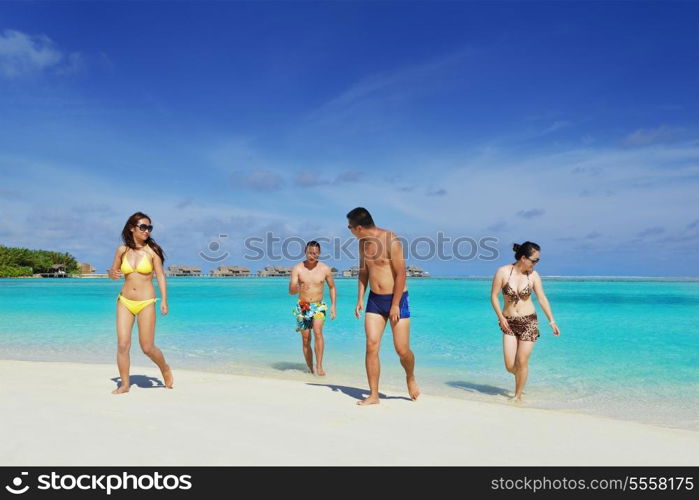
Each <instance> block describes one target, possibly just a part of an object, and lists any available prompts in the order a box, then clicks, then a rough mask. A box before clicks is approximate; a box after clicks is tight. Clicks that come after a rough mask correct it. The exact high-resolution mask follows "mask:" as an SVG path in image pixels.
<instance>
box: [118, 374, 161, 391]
mask: <svg viewBox="0 0 699 500" xmlns="http://www.w3.org/2000/svg"><path fill="white" fill-rule="evenodd" d="M110 380H111V381H112V382H114V383H115V384H116V385H117V389H118V388H119V387H121V377H114V378H112V379H110ZM129 382H131V385H136V386H138V387H141V388H143V389H156V388H159V387H162V388H165V384H164V383H163V382H162V381H161V380H160V379H159V378H156V377H149V376H148V375H131V376H130V377H129Z"/></svg>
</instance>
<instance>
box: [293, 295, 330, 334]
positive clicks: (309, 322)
mask: <svg viewBox="0 0 699 500" xmlns="http://www.w3.org/2000/svg"><path fill="white" fill-rule="evenodd" d="M327 311H328V305H327V304H326V303H325V302H324V301H322V300H321V301H320V302H306V301H301V300H299V301H298V304H296V307H294V309H293V313H294V317H296V331H297V332H301V331H303V330H310V329H311V327H312V326H313V320H314V319H323V320H324V319H325V315H326V314H327Z"/></svg>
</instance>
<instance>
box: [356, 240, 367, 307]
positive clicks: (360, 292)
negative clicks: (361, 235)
mask: <svg viewBox="0 0 699 500" xmlns="http://www.w3.org/2000/svg"><path fill="white" fill-rule="evenodd" d="M357 282H358V286H357V305H356V307H355V308H354V315H355V317H357V318H359V314H360V313H361V312H362V308H363V307H364V292H365V291H366V286H367V283H369V270H368V269H367V267H366V261H365V259H364V243H363V242H362V240H359V276H358V279H357Z"/></svg>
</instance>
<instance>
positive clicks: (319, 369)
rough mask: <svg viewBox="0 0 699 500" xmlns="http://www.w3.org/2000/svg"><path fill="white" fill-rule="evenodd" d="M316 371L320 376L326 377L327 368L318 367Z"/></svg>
mask: <svg viewBox="0 0 699 500" xmlns="http://www.w3.org/2000/svg"><path fill="white" fill-rule="evenodd" d="M316 373H318V376H320V377H325V370H323V367H322V366H318V367H316Z"/></svg>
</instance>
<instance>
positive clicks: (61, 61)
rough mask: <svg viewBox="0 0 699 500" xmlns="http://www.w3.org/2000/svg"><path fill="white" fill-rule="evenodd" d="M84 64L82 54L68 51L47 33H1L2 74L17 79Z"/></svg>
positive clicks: (67, 71) (0, 74) (6, 31)
mask: <svg viewBox="0 0 699 500" xmlns="http://www.w3.org/2000/svg"><path fill="white" fill-rule="evenodd" d="M82 66H83V60H82V56H81V55H80V54H79V53H77V52H73V53H65V52H62V51H61V50H59V49H58V47H57V46H56V44H55V43H54V42H53V40H51V39H50V38H49V37H48V36H46V35H28V34H26V33H22V32H21V31H15V30H5V31H3V32H2V33H0V76H2V77H5V78H9V79H16V78H22V77H25V76H31V75H36V74H40V73H42V72H44V71H48V70H53V71H55V72H56V73H57V74H67V73H72V72H75V71H77V70H79V69H80V68H81V67H82Z"/></svg>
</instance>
